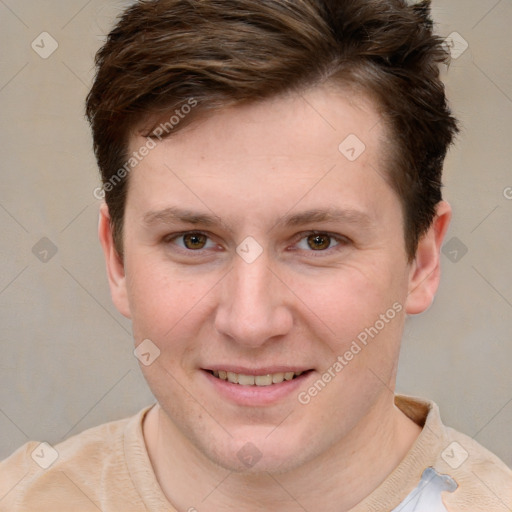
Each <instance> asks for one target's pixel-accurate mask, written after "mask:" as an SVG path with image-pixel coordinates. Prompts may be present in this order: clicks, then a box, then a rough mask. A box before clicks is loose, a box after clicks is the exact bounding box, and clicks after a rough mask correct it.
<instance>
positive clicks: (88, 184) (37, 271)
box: [0, 0, 512, 465]
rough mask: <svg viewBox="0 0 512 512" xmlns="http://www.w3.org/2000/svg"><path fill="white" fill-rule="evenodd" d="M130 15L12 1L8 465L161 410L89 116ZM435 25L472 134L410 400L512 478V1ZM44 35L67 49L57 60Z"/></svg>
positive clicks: (4, 114)
mask: <svg viewBox="0 0 512 512" xmlns="http://www.w3.org/2000/svg"><path fill="white" fill-rule="evenodd" d="M124 3H125V4H126V2H124ZM122 5H123V3H122V2H118V1H117V2H116V1H100V0H89V1H86V0H83V1H82V0H80V1H78V0H75V1H69V0H48V1H42V0H37V1H36V0H0V24H1V30H0V44H1V48H2V57H1V59H0V111H1V121H0V127H1V142H2V143H1V145H0V152H1V158H0V165H1V170H0V173H1V176H0V179H1V181H0V183H1V185H0V226H1V237H0V258H1V262H2V265H1V271H0V325H1V333H0V350H1V357H0V433H1V435H0V458H3V457H5V456H7V455H8V454H10V453H11V452H12V451H13V450H15V449H16V448H17V447H19V446H20V445H21V444H23V443H25V442H26V441H27V440H29V439H36V440H45V441H48V442H50V443H52V444H54V443H57V442H58V441H60V440H62V439H63V438H64V437H67V436H69V435H71V434H76V433H78V432H80V431H82V430H84V429H85V428H87V427H90V426H93V425H96V424H99V423H102V422H105V421H108V420H112V419H117V418H121V417H124V416H127V415H130V414H133V413H135V412H136V411H138V410H139V409H140V408H141V407H143V406H144V405H146V404H148V403H150V402H151V401H152V400H153V399H152V396H151V394H150V392H149V391H148V388H147V386H146V384H145V382H144V380H143V378H142V377H141V375H140V371H139V368H138V363H137V360H136V359H135V357H134V356H133V352H132V351H133V347H132V339H131V335H130V324H129V322H128V321H126V320H125V319H124V318H123V317H121V315H119V314H118V313H117V311H116V310H115V308H114V307H113V305H112V304H111V300H110V295H109V291H108V287H107V281H106V276H105V270H104V264H103V259H102V254H101V252H100V246H99V243H98V242H97V236H96V227H97V217H98V213H97V211H98V204H99V203H98V200H96V199H95V198H94V196H93V190H94V188H95V187H97V186H98V183H99V180H98V176H97V171H96V166H95V161H94V158H93V154H92V151H91V140H90V134H89V129H88V126H87V124H86V122H85V120H84V117H83V102H84V98H85V95H86V93H87V91H88V88H89V86H90V83H91V79H92V73H93V56H94V53H95V51H96V50H97V49H98V48H99V46H100V44H101V42H102V40H103V38H104V34H105V33H106V32H107V31H108V29H109V27H110V24H111V20H112V19H113V17H114V16H115V15H116V14H117V13H118V12H119V10H120V9H121V7H122ZM433 12H434V17H435V19H436V21H437V23H438V32H439V33H440V34H441V35H443V36H448V35H449V34H451V33H452V32H454V31H456V32H458V33H459V34H460V35H461V36H462V37H463V38H464V39H465V40H466V41H467V42H468V44H469V47H468V48H467V50H466V51H465V52H464V53H463V54H462V55H461V56H459V57H458V58H457V59H455V60H454V61H453V63H452V65H451V67H450V69H449V71H448V72H447V73H446V74H445V80H446V85H447V91H448V94H449V97H450V99H451V104H452V107H453V109H454V111H455V113H456V115H457V116H458V117H459V118H460V120H461V122H462V127H463V131H462V134H461V136H460V140H459V142H458V144H457V146H456V148H454V149H453V150H452V152H451V153H450V155H449V158H448V160H447V164H446V171H445V185H446V188H445V197H446V198H447V199H448V200H449V201H450V202H451V204H452V206H453V208H454V212H455V216H454V220H453V222H452V225H451V228H450V231H449V233H448V237H447V239H446V240H447V242H448V245H446V246H445V247H444V249H443V253H444V254H443V257H442V258H443V261H442V264H443V281H442V285H441V288H440V291H439V293H438V296H437V298H436V300H435V302H434V304H433V306H432V307H431V309H430V310H429V311H428V312H426V313H425V314H423V315H420V316H417V317H413V318H410V319H409V320H408V322H407V326H406V333H405V339H404V345H403V352H402V356H401V370H400V373H399V385H398V390H399V391H400V392H405V393H408V394H415V395H419V396H425V397H429V398H432V399H433V400H435V401H436V402H437V403H438V404H439V406H440V408H441V413H442V417H443V419H444V421H445V422H446V423H447V424H449V425H451V426H453V427H455V428H457V429H459V430H461V431H463V432H465V433H467V434H469V435H470V436H474V437H475V439H476V440H477V441H479V442H480V443H482V444H483V445H484V446H486V447H488V448H490V449H491V450H492V451H494V452H495V453H497V454H498V455H499V456H500V457H501V458H503V459H504V460H505V462H507V463H508V464H509V465H512V443H511V439H512V433H511V429H510V425H511V424H512V378H511V372H510V366H511V364H510V362H511V358H512V345H511V343H510V340H511V335H512V271H511V268H510V266H511V263H510V262H511V255H512V172H511V164H510V161H511V156H512V151H511V133H512V62H511V59H512V38H511V34H510V27H511V26H512V1H511V0H501V1H498V0H437V1H436V0H434V9H433ZM44 31H46V32H48V33H49V34H51V36H52V37H53V38H54V39H55V40H56V41H57V43H58V48H57V50H56V51H55V52H54V53H53V54H51V55H50V56H48V57H47V58H42V57H41V56H40V54H39V53H44V51H48V50H49V49H51V41H50V40H49V39H48V38H47V36H40V34H41V33H42V32H44ZM43 38H45V39H44V42H43V43H42V42H41V39H43ZM32 41H35V43H34V45H38V46H36V47H35V48H36V49H37V50H38V51H39V53H37V52H36V51H35V50H34V49H33V48H32V47H31V44H32ZM43 46H44V48H43ZM509 187H510V188H509ZM507 197H508V198H509V199H507ZM45 237H46V238H47V239H49V240H50V241H51V243H50V242H48V240H46V239H44V238H45ZM41 239H43V240H41ZM34 247H35V248H34ZM55 249H56V250H57V252H56V253H55V254H53V252H55ZM466 249H467V253H465V254H464V251H465V250H466ZM45 250H46V251H47V252H46V253H45V252H44V251H45Z"/></svg>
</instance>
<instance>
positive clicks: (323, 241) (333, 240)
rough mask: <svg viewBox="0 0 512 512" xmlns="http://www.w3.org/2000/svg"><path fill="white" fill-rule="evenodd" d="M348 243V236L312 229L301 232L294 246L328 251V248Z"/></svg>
mask: <svg viewBox="0 0 512 512" xmlns="http://www.w3.org/2000/svg"><path fill="white" fill-rule="evenodd" d="M348 243H349V240H348V238H346V237H344V236H341V235H332V234H330V233H323V232H320V231H314V232H310V233H305V234H302V237H301V238H300V240H299V243H298V244H296V247H297V248H298V249H300V250H303V251H307V252H328V250H329V249H336V248H342V247H343V246H345V245H347V244H348Z"/></svg>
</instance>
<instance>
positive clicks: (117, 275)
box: [98, 203, 131, 318]
mask: <svg viewBox="0 0 512 512" xmlns="http://www.w3.org/2000/svg"><path fill="white" fill-rule="evenodd" d="M98 238H99V239H100V243H101V247H102V248H103V255H104V256H105V264H106V267H107V277H108V282H109V286H110V294H111V296H112V301H113V303H114V305H115V306H116V308H117V310H118V311H119V312H120V313H121V314H122V315H123V316H125V317H127V318H131V314H130V307H129V302H128V294H127V289H126V276H125V271H124V264H123V261H122V259H121V257H120V256H119V253H118V252H117V250H116V247H115V245H114V240H113V237H112V226H111V223H110V215H109V211H108V206H107V205H106V204H105V203H103V204H102V205H101V207H100V217H99V223H98Z"/></svg>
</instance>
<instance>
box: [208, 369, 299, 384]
mask: <svg viewBox="0 0 512 512" xmlns="http://www.w3.org/2000/svg"><path fill="white" fill-rule="evenodd" d="M210 373H211V374H212V375H213V376H214V377H217V378H218V379H221V380H227V381H228V382H231V383H232V384H240V385H241V386H271V385H272V384H280V383H281V382H283V381H285V380H293V379H295V378H296V377H299V376H300V375H302V373H304V372H279V373H267V374H266V375H245V374H243V373H235V372H228V371H224V370H219V371H217V370H213V371H210Z"/></svg>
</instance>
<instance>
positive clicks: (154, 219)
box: [143, 207, 372, 233]
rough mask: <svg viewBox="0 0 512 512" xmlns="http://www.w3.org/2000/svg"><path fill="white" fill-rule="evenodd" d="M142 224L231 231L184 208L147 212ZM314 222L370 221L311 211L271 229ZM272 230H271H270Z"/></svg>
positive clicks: (350, 212) (341, 212)
mask: <svg viewBox="0 0 512 512" xmlns="http://www.w3.org/2000/svg"><path fill="white" fill-rule="evenodd" d="M143 221H144V224H145V225H146V226H147V227H152V226H154V225H157V224H176V223H184V224H200V225H202V226H206V227H212V226H218V225H222V226H223V227H224V228H225V229H227V230H228V231H229V232H230V233H233V230H232V229H231V228H229V227H228V226H226V225H225V224H224V223H223V222H222V220H221V218H220V217H219V216H218V215H213V214H210V213H202V212H196V211H192V210H188V209H186V208H178V207H169V208H165V209H164V210H159V211H150V212H147V213H146V214H145V215H144V217H143ZM315 222H346V223H349V224H355V225H357V226H359V227H361V228H365V227H370V226H371V224H372V220H371V218H370V216H369V215H368V214H367V213H366V212H363V211H360V210H354V209H350V208H349V209H338V208H326V209H318V208H316V209H311V210H306V211H303V212H300V213H295V214H287V215H284V216H282V217H280V218H279V219H278V220H277V222H276V223H275V224H274V226H273V227H276V226H279V227H297V226H301V225H304V224H312V223H315ZM272 229H273V228H272Z"/></svg>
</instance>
